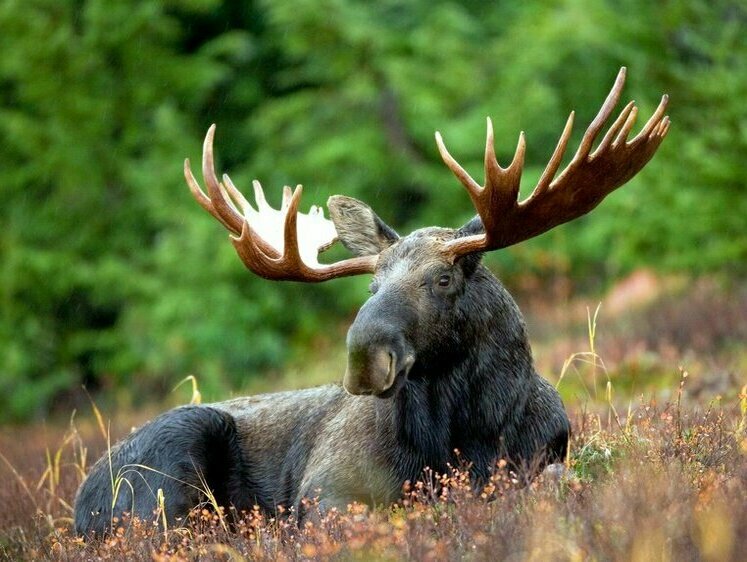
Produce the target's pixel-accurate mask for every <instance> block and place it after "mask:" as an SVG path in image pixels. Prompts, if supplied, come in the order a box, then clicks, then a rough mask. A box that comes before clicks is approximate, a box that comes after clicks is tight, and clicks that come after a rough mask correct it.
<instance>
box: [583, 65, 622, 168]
mask: <svg viewBox="0 0 747 562" xmlns="http://www.w3.org/2000/svg"><path fill="white" fill-rule="evenodd" d="M626 74H627V69H626V68H625V67H624V66H623V67H622V68H621V69H620V72H618V73H617V78H615V83H614V85H613V86H612V89H611V90H610V93H609V94H607V99H605V100H604V103H603V104H602V107H601V108H600V109H599V113H597V116H596V117H595V118H594V120H593V121H592V122H591V124H590V125H589V127H588V128H587V129H586V132H585V133H584V136H583V138H582V139H581V144H579V146H578V150H577V151H576V154H575V155H574V156H573V160H571V163H570V164H569V165H568V169H570V168H571V167H572V166H574V165H578V164H579V163H580V162H581V161H583V160H584V159H585V158H586V157H587V156H588V155H589V152H591V147H592V145H593V144H594V140H595V139H596V138H597V135H598V134H599V131H601V130H602V128H603V127H604V124H605V123H606V122H607V119H609V118H610V115H612V112H613V111H614V109H615V106H616V105H617V102H618V101H620V95H621V94H622V89H623V86H625V76H626Z"/></svg>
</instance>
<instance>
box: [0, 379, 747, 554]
mask: <svg viewBox="0 0 747 562" xmlns="http://www.w3.org/2000/svg"><path fill="white" fill-rule="evenodd" d="M682 376H683V380H682V384H683V386H686V385H687V380H686V378H684V377H685V374H684V373H683V375H682ZM745 392H747V389H742V394H741V395H740V396H737V397H734V398H733V399H730V400H716V401H713V402H712V403H711V404H710V405H709V406H707V407H706V408H705V409H701V408H700V407H697V406H694V405H689V404H686V403H683V400H682V396H683V394H682V392H681V389H680V390H678V394H677V396H678V399H677V400H676V401H675V402H670V403H667V404H656V403H655V402H653V401H651V402H646V401H644V402H640V403H638V404H636V405H634V406H632V407H631V410H630V412H627V413H626V414H625V416H623V417H621V416H619V415H618V413H616V412H615V411H614V410H613V409H610V410H609V412H607V413H604V412H596V413H590V412H582V411H577V412H576V413H575V415H573V416H572V420H573V426H574V437H573V439H572V442H571V455H570V457H569V459H568V463H567V464H568V470H567V472H566V473H565V474H561V475H559V474H554V473H545V474H543V475H542V476H541V477H540V478H538V479H536V480H534V481H533V482H530V483H528V484H527V483H526V482H518V481H517V480H516V478H515V477H514V476H513V475H512V474H511V473H510V472H507V471H506V469H505V464H504V463H502V462H499V463H498V464H497V466H496V472H495V474H494V476H493V478H492V479H491V481H490V483H489V484H488V485H487V486H486V487H485V488H484V489H482V490H477V491H474V490H473V489H472V486H471V485H470V483H469V474H468V467H454V469H453V471H452V472H451V473H450V474H444V475H438V474H429V473H428V472H426V473H424V476H423V480H422V481H420V482H416V483H413V484H412V485H410V486H407V487H406V489H405V491H404V495H403V499H402V500H401V501H400V502H399V503H398V504H396V505H394V506H392V507H387V508H379V509H376V510H373V511H371V510H367V509H365V508H364V507H362V506H358V505H351V506H350V507H349V508H348V510H347V512H344V513H340V512H337V511H332V512H329V513H326V514H325V515H323V516H322V517H321V518H320V519H319V520H317V521H309V522H307V523H305V524H304V525H303V526H301V527H300V528H299V527H298V526H297V525H296V524H295V523H294V521H293V518H292V516H291V518H290V519H287V518H286V517H285V515H284V514H278V516H277V517H268V516H267V515H263V514H261V513H260V512H259V511H258V510H254V511H250V512H248V513H241V514H236V513H233V512H230V510H229V511H228V512H226V511H225V510H222V509H221V510H217V511H216V510H215V509H213V507H212V506H211V505H210V504H209V503H206V505H204V506H202V507H200V508H197V509H195V510H194V511H193V512H192V514H191V515H190V516H189V518H188V519H187V520H186V521H184V522H182V524H180V525H179V526H176V527H172V528H164V527H163V526H161V525H159V524H158V522H159V521H160V517H161V516H162V514H160V513H154V517H153V521H140V520H138V521H128V520H124V521H114V522H113V523H114V529H115V531H114V533H113V534H112V535H111V536H109V537H108V538H106V539H104V540H101V541H93V542H88V543H86V542H84V541H83V540H82V539H80V538H78V537H75V536H73V535H72V534H71V532H70V502H71V500H72V494H73V492H74V490H75V487H76V485H77V483H78V481H79V480H80V478H81V477H82V475H83V472H84V471H85V462H86V460H85V459H86V458H90V453H89V454H86V452H85V450H86V442H87V441H88V440H87V439H85V438H84V437H82V434H81V433H80V432H79V431H77V430H76V429H74V428H73V429H70V430H69V431H68V432H67V433H66V434H65V437H64V438H63V439H62V441H60V443H61V445H60V451H57V452H54V451H53V452H52V453H51V454H50V457H49V459H48V463H47V464H46V468H45V470H44V472H43V474H42V475H41V476H40V477H39V478H38V480H36V481H35V479H31V478H29V477H30V476H31V475H34V476H37V474H35V473H34V470H33V469H31V467H27V466H23V467H22V470H23V474H21V473H19V474H14V475H10V474H6V475H5V476H4V478H5V480H6V485H5V486H4V487H3V493H2V496H3V497H2V505H3V506H4V510H3V511H4V512H5V516H4V517H3V521H2V522H3V530H2V539H1V540H2V542H1V543H0V545H1V546H0V548H1V549H2V550H0V555H2V557H3V558H5V559H35V560H40V559H41V560H78V559H94V560H99V559H100V560H170V559H174V560H191V559H196V558H199V559H206V560H209V559H216V560H229V559H230V560H238V559H245V558H246V559H256V560H303V559H329V558H333V559H340V560H348V559H361V560H370V559H377V560H398V559H413V560H444V559H458V558H467V559H475V560H480V559H511V560H543V559H544V560H546V559H553V560H583V559H603V560H730V559H734V560H736V559H738V558H739V556H740V553H744V552H745V549H747V434H746V433H745V429H746V423H747V422H746V420H747V418H746V416H747V396H746V395H745ZM4 445H5V444H4ZM24 448H25V450H26V456H25V457H23V456H22V457H21V459H20V462H22V463H28V464H29V465H33V464H34V461H36V460H38V454H39V450H38V447H37V446H35V444H34V443H29V442H28V441H27V442H26V443H25V444H24ZM17 470H18V469H17ZM14 478H15V482H13V479H14ZM9 481H10V482H9ZM7 483H10V485H9V486H8V485H7ZM311 501H312V503H313V500H311ZM8 512H11V513H13V514H14V515H15V519H16V520H15V521H12V522H11V521H9V519H8ZM20 514H24V517H21V516H20ZM11 523H12V524H11Z"/></svg>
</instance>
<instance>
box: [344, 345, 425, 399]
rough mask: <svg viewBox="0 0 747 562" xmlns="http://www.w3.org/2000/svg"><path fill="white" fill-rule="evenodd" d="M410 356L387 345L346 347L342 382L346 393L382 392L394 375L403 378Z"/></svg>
mask: <svg viewBox="0 0 747 562" xmlns="http://www.w3.org/2000/svg"><path fill="white" fill-rule="evenodd" d="M413 363H414V358H413V357H412V355H408V354H406V353H404V352H403V351H399V352H398V350H395V349H394V348H393V347H391V346H387V345H377V346H368V347H364V348H357V349H348V366H347V369H346V371H345V378H344V379H343V382H342V385H343V387H344V388H345V390H347V391H348V392H349V393H350V394H374V395H377V396H378V395H381V394H383V393H386V392H387V391H388V390H389V389H391V388H392V386H393V385H394V384H395V381H396V380H397V377H398V376H401V377H404V376H406V375H407V372H408V371H409V370H410V367H412V364H413Z"/></svg>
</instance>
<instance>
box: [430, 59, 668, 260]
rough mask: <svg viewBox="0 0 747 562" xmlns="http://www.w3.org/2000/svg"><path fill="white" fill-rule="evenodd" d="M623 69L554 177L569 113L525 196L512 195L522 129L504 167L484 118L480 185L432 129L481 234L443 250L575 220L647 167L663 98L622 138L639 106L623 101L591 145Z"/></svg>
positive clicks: (488, 243) (511, 239) (661, 133)
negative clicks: (633, 132)
mask: <svg viewBox="0 0 747 562" xmlns="http://www.w3.org/2000/svg"><path fill="white" fill-rule="evenodd" d="M625 73H626V70H625V67H622V68H621V69H620V72H619V73H618V75H617V79H616V80H615V84H614V86H612V90H611V91H610V93H609V95H608V96H607V99H606V100H605V102H604V104H603V105H602V108H601V109H600V110H599V113H598V114H597V116H596V117H595V118H594V120H593V121H592V122H591V125H589V128H588V129H586V133H584V136H583V138H582V139H581V144H580V145H579V147H578V150H577V151H576V154H575V156H574V157H573V159H572V160H571V162H570V164H568V166H567V167H566V168H565V169H564V170H563V171H562V172H561V173H560V175H559V176H558V177H557V178H555V179H553V178H554V177H555V174H556V172H557V171H558V168H559V167H560V162H561V160H562V159H563V154H564V152H565V149H566V146H567V145H568V139H569V138H570V136H571V129H572V127H573V118H574V112H571V114H570V116H569V117H568V121H567V122H566V125H565V129H564V130H563V134H562V135H561V136H560V140H559V141H558V144H557V146H556V147H555V151H554V152H553V155H552V157H551V158H550V161H549V162H548V164H547V166H546V167H545V171H544V172H543V173H542V176H541V177H540V179H539V182H538V183H537V186H536V187H535V188H534V191H533V192H532V194H531V195H530V196H529V197H528V198H526V199H525V200H524V201H519V200H518V196H519V183H520V181H521V172H522V169H523V167H524V151H525V148H526V143H525V140H524V133H523V132H522V133H521V134H520V135H519V143H518V146H517V147H516V153H515V155H514V159H513V161H512V162H511V164H510V165H509V166H508V168H501V166H500V165H499V164H498V161H497V160H496V157H495V148H494V146H493V123H492V122H491V120H490V118H488V132H487V139H486V143H485V185H484V186H481V185H479V184H478V183H477V182H476V181H475V180H474V179H472V177H470V175H469V174H468V173H467V172H466V171H465V170H464V168H462V167H461V166H460V165H459V163H457V161H456V160H454V158H453V157H452V156H451V154H449V152H448V151H447V150H446V147H445V146H444V143H443V139H442V138H441V134H440V133H438V132H437V133H436V143H437V144H438V150H439V152H440V153H441V158H443V161H444V162H445V163H446V165H447V166H448V167H449V169H450V170H451V171H452V172H453V173H454V175H455V176H456V177H457V179H458V180H459V181H460V182H461V183H462V185H464V187H465V188H466V189H467V192H468V193H469V196H470V198H471V199H472V203H473V204H474V206H475V209H476V210H477V213H478V214H479V216H480V218H481V219H482V223H483V227H484V231H485V232H484V234H478V235H474V236H467V237H464V238H457V239H455V240H453V241H451V242H449V243H448V245H447V251H448V252H449V253H451V254H452V255H453V258H454V259H456V258H457V257H459V256H461V255H465V254H469V253H473V252H482V251H487V250H496V249H499V248H505V247H507V246H511V245H512V244H516V243H517V242H521V241H522V240H527V239H529V238H533V237H534V236H538V235H539V234H542V233H543V232H546V231H548V230H550V229H551V228H553V227H555V226H557V225H559V224H562V223H565V222H568V221H571V220H573V219H575V218H577V217H580V216H581V215H584V214H586V213H588V212H589V211H591V210H592V209H593V208H594V207H596V206H597V205H598V204H599V203H600V202H601V201H602V199H604V198H605V197H606V196H607V195H608V194H609V193H611V192H612V191H614V190H615V189H617V188H618V187H620V186H621V185H623V184H624V183H625V182H627V181H628V180H629V179H630V178H632V177H633V176H634V175H636V174H637V173H638V172H639V171H640V170H641V168H643V166H645V165H646V163H647V162H648V161H649V160H650V159H651V157H652V156H653V155H654V153H655V152H656V149H657V148H658V147H659V144H661V141H662V140H663V139H664V137H665V136H666V134H667V131H669V123H670V121H669V117H667V116H665V115H664V111H665V110H666V107H667V102H668V100H669V98H668V96H666V95H664V96H663V97H662V99H661V103H659V107H658V108H657V109H656V111H655V112H654V114H653V115H652V116H651V118H650V119H649V120H648V122H647V123H646V125H645V126H644V127H643V129H642V130H641V132H640V133H638V135H637V136H636V137H635V138H634V139H632V140H630V141H628V140H627V139H628V134H629V133H630V130H631V129H632V127H633V123H634V122H635V119H636V116H637V114H638V108H637V107H636V106H635V105H634V102H632V101H631V102H630V103H628V105H626V106H625V107H624V108H623V110H622V112H621V113H620V116H619V117H618V118H617V119H616V120H615V122H614V123H613V124H612V126H611V127H610V128H609V130H608V131H607V134H606V135H605V136H604V138H603V139H602V142H601V143H600V144H599V146H598V147H597V149H596V150H595V151H594V152H591V149H592V145H593V143H594V140H595V139H596V137H597V135H598V134H599V132H600V131H601V130H602V128H603V127H604V125H605V123H606V122H607V120H608V119H609V117H610V115H611V114H612V111H613V110H614V108H615V106H616V105H617V102H618V101H619V99H620V93H621V92H622V88H623V85H624V84H625Z"/></svg>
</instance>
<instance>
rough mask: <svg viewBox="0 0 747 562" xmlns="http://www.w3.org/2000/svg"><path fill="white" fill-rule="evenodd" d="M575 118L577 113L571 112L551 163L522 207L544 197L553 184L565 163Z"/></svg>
mask: <svg viewBox="0 0 747 562" xmlns="http://www.w3.org/2000/svg"><path fill="white" fill-rule="evenodd" d="M575 117H576V112H575V111H571V114H570V115H569V116H568V119H567V120H566V122H565V127H564V128H563V133H562V134H561V135H560V138H559V139H558V144H556V145H555V150H554V151H553V153H552V156H551V157H550V161H549V162H548V163H547V166H545V170H544V171H543V172H542V175H541V176H540V179H539V182H537V186H536V187H535V188H534V190H533V191H532V193H531V195H530V196H529V197H528V198H527V199H526V200H525V201H523V202H522V203H520V204H521V205H525V204H526V203H527V202H528V201H531V200H533V199H534V198H536V197H539V196H540V195H542V193H544V191H545V190H546V189H547V188H548V186H549V185H550V182H552V180H553V178H554V177H555V174H556V173H558V168H559V167H560V163H561V162H562V161H563V155H564V154H565V149H566V148H567V147H568V141H569V140H570V138H571V131H573V121H574V119H575Z"/></svg>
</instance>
